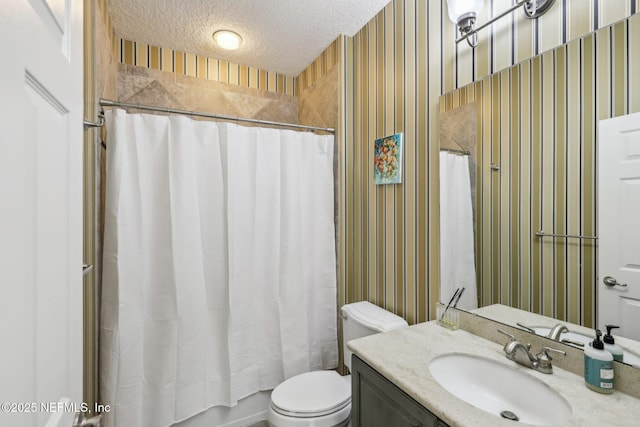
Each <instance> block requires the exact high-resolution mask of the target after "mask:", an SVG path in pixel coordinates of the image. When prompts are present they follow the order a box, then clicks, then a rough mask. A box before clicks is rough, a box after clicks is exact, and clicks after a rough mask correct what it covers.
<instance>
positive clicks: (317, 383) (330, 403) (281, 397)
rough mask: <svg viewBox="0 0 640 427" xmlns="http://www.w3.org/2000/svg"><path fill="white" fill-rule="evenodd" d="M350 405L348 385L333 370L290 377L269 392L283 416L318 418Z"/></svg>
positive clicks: (275, 406) (348, 383)
mask: <svg viewBox="0 0 640 427" xmlns="http://www.w3.org/2000/svg"><path fill="white" fill-rule="evenodd" d="M350 402H351V383H350V382H349V381H348V380H347V379H345V378H344V377H342V376H340V374H338V373H337V372H336V371H315V372H306V373H304V374H300V375H296V376H295V377H291V378H289V379H288V380H286V381H285V382H283V383H282V384H280V385H279V386H277V387H276V388H275V389H274V390H273V393H271V403H272V405H273V407H274V409H276V410H277V411H278V412H280V413H284V414H285V415H290V414H291V415H297V416H301V417H304V416H307V417H309V416H321V415H326V414H330V413H332V412H335V411H337V410H339V409H342V408H343V407H345V406H346V405H348V404H349V403H350Z"/></svg>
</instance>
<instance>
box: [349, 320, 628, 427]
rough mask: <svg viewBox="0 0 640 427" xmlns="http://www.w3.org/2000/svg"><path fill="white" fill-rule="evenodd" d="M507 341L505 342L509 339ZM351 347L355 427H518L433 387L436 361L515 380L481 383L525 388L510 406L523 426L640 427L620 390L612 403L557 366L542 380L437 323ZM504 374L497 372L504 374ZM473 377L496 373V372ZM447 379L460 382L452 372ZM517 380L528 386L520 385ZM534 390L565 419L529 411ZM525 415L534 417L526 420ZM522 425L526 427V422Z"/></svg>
mask: <svg viewBox="0 0 640 427" xmlns="http://www.w3.org/2000/svg"><path fill="white" fill-rule="evenodd" d="M498 335H499V334H498ZM506 341H508V338H506V337H505V339H504V342H506ZM348 346H349V348H350V349H351V351H353V354H354V357H353V369H352V384H353V398H352V425H353V427H359V426H361V427H365V426H366V427H372V426H389V425H393V426H405V425H406V426H443V425H448V426H451V427H455V426H487V425H491V426H510V427H513V426H514V421H512V420H509V419H505V418H502V417H501V416H500V412H499V411H498V412H497V413H496V412H495V411H493V412H490V411H489V410H487V408H485V409H480V408H479V407H476V406H474V405H472V404H469V403H467V402H466V401H464V400H462V399H461V398H459V397H457V396H454V395H453V394H452V393H450V392H449V391H447V389H445V387H444V386H443V385H441V383H439V382H438V381H439V380H440V381H442V378H440V379H439V380H436V378H435V377H434V375H432V374H431V372H430V370H429V369H430V365H431V363H432V361H434V360H435V359H442V358H446V357H451V356H454V357H457V356H460V355H462V356H464V357H467V358H469V359H471V360H479V361H480V362H481V363H485V364H488V365H489V366H492V367H497V368H499V370H500V369H502V370H503V371H504V372H505V373H507V374H509V376H511V374H513V378H515V380H514V381H511V382H510V384H506V383H501V382H500V381H499V378H498V375H496V378H491V377H487V378H485V379H484V381H485V382H486V383H487V385H488V386H489V387H502V386H503V385H502V384H504V387H511V388H512V390H514V391H515V392H516V394H517V392H518V391H519V389H520V388H522V389H523V390H524V391H525V393H522V397H521V398H516V399H515V401H517V402H511V403H518V404H520V407H524V408H525V409H518V410H516V412H517V411H523V412H522V413H520V414H517V415H521V416H522V418H526V417H525V415H526V416H527V417H529V418H528V419H529V420H532V419H533V420H534V421H533V422H529V423H528V424H533V425H563V426H576V427H577V426H581V427H582V426H585V425H607V426H629V425H636V424H637V421H638V420H639V419H640V399H637V398H634V397H632V396H630V395H628V394H625V393H623V392H620V391H618V390H616V391H615V392H614V393H613V394H611V395H602V394H598V393H595V392H592V391H590V390H588V389H587V388H586V387H585V386H584V380H583V378H582V376H579V375H576V374H574V373H571V372H569V371H567V370H564V369H561V368H559V367H557V366H554V367H553V373H552V374H544V373H541V372H537V371H535V370H533V369H529V368H527V367H524V366H521V365H518V364H516V363H514V362H512V361H510V360H508V359H507V358H506V357H505V353H504V351H503V345H501V344H497V343H495V342H492V341H489V340H486V339H484V338H481V337H480V336H477V335H474V334H472V333H470V332H467V331H464V330H455V331H451V330H448V329H445V328H443V327H441V326H439V325H438V324H437V323H436V322H435V321H432V322H427V323H422V324H419V325H414V326H410V327H407V328H403V329H398V330H395V331H392V332H388V333H384V334H377V335H371V336H368V337H365V338H361V339H357V340H353V341H350V342H349V344H348ZM531 350H532V352H535V353H537V352H538V351H539V350H540V349H538V348H535V346H534V348H532V349H531ZM558 357H562V356H558ZM454 366H455V365H454ZM499 370H498V371H495V372H502V371H499ZM476 371H486V372H494V371H492V370H491V369H490V370H485V369H476ZM450 372H451V373H452V375H453V374H457V372H456V371H455V368H454V370H453V371H450ZM463 376H464V374H463ZM500 376H501V374H500ZM445 377H446V376H445ZM520 379H522V380H524V381H523V382H522V384H520V382H519V381H520ZM481 381H482V380H481ZM514 382H515V388H514V387H513V386H514V385H513V383H514ZM531 384H534V385H536V386H537V387H538V389H537V390H538V392H539V393H540V394H544V395H547V394H549V396H551V400H550V401H549V402H550V403H556V401H557V402H558V403H559V405H560V406H558V408H560V407H562V408H564V409H563V410H564V411H565V412H564V413H563V414H559V413H556V412H557V411H556V410H555V409H554V410H548V409H545V408H548V407H547V406H544V407H540V406H538V407H536V406H535V405H533V404H532V405H529V402H535V401H537V400H538V398H539V396H538V395H536V394H535V393H538V392H535V393H534V395H532V396H529V395H528V393H530V391H529V390H530V389H529V388H528V387H530V385H531ZM514 391H508V393H506V394H505V395H507V396H509V395H513V394H514ZM554 396H555V398H554ZM505 402H506V400H505ZM508 405H509V403H508V402H507V403H505V408H504V409H505V410H508V409H510V408H509V407H508ZM516 406H517V405H516ZM525 411H529V412H531V413H530V414H525V413H524V412H525ZM504 412H508V411H504ZM559 412H562V411H559ZM531 417H533V418H531ZM558 417H560V418H558ZM559 420H560V421H559ZM521 421H523V422H524V419H522V420H521Z"/></svg>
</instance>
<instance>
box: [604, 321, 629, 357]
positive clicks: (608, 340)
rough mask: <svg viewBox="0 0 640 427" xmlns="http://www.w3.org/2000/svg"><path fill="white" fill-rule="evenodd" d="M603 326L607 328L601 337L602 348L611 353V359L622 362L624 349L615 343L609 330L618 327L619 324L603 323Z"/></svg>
mask: <svg viewBox="0 0 640 427" xmlns="http://www.w3.org/2000/svg"><path fill="white" fill-rule="evenodd" d="M604 327H605V328H607V334H606V335H605V336H604V338H602V341H604V349H605V350H607V351H608V352H609V353H611V354H612V355H613V360H617V361H618V362H622V361H623V359H624V350H622V347H620V346H619V345H618V344H616V341H615V339H614V338H613V335H611V330H612V329H616V328H619V327H620V326H615V325H604Z"/></svg>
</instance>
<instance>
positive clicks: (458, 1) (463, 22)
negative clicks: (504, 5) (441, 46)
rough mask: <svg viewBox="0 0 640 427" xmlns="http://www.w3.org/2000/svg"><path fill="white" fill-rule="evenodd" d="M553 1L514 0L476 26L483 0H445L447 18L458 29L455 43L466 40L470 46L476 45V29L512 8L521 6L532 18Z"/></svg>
mask: <svg viewBox="0 0 640 427" xmlns="http://www.w3.org/2000/svg"><path fill="white" fill-rule="evenodd" d="M554 3H555V0H515V4H514V5H513V6H512V7H511V8H509V9H507V10H505V11H504V12H502V13H500V14H499V15H497V16H496V17H494V18H493V19H491V20H490V21H488V22H485V23H484V24H482V25H480V26H479V27H477V28H476V27H475V25H476V18H477V16H478V15H479V14H480V12H482V8H483V6H484V1H483V0H447V6H448V12H449V19H450V20H451V21H452V22H453V23H454V24H456V25H457V26H458V31H460V37H458V38H457V39H456V44H457V43H460V42H461V41H462V40H466V41H467V43H469V46H471V47H476V46H477V45H478V31H480V30H481V29H483V28H485V27H487V26H489V25H491V24H493V23H494V22H495V21H497V20H498V19H500V18H502V17H504V16H506V15H508V14H510V13H511V12H513V11H514V10H516V9H518V8H520V7H523V12H524V16H525V17H526V18H529V19H534V18H537V17H539V16H542V15H544V13H545V12H546V11H547V10H549V9H550V8H551V6H553V4H554Z"/></svg>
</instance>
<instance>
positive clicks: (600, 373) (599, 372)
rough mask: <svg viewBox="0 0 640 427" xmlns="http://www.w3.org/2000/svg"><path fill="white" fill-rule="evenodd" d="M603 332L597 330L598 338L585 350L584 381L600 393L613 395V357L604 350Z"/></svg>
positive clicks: (591, 388)
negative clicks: (601, 338)
mask: <svg viewBox="0 0 640 427" xmlns="http://www.w3.org/2000/svg"><path fill="white" fill-rule="evenodd" d="M601 336H602V332H600V329H596V338H595V339H594V340H593V342H592V343H591V344H589V345H588V346H585V348H584V381H585V384H586V386H587V387H588V388H589V389H590V390H593V391H597V392H598V393H604V394H610V393H613V355H612V354H611V353H609V352H608V351H606V350H605V349H604V343H603V342H602V340H600V337H601Z"/></svg>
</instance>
